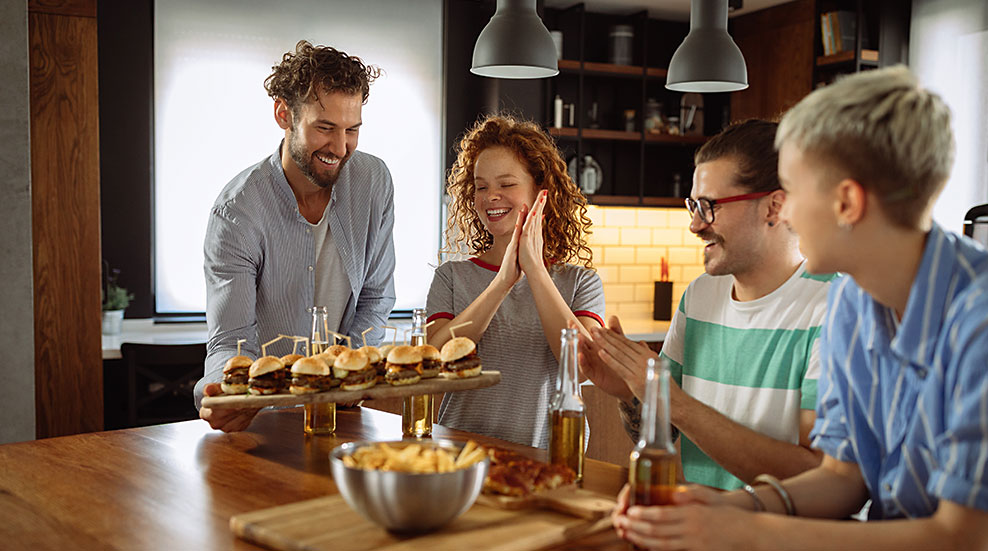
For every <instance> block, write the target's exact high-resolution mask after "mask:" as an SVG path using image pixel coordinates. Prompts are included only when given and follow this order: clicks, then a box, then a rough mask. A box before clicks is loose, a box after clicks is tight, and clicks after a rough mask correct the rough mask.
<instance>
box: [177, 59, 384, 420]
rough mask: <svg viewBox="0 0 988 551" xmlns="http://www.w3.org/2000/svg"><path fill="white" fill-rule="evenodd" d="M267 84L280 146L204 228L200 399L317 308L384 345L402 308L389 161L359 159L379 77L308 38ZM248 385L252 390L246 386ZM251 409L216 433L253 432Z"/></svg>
mask: <svg viewBox="0 0 988 551" xmlns="http://www.w3.org/2000/svg"><path fill="white" fill-rule="evenodd" d="M273 70H274V72H273V73H272V74H271V75H270V76H269V77H268V78H267V79H266V80H265V82H264V86H265V88H266V89H267V92H268V95H269V96H271V98H272V99H273V100H274V119H275V122H276V123H277V124H278V126H279V127H280V128H281V129H283V130H284V132H285V136H284V140H283V141H282V142H281V144H280V145H279V146H278V149H277V150H276V151H275V152H274V153H273V154H272V155H271V156H270V157H268V158H267V159H265V160H263V161H261V162H259V163H257V164H256V165H254V166H251V167H249V168H247V169H246V170H244V171H243V172H241V173H240V174H239V175H237V176H236V177H235V178H234V179H233V180H231V181H230V183H229V184H227V185H226V187H225V188H223V191H222V192H220V195H219V197H218V198H217V199H216V202H215V203H214V205H213V209H212V212H211V213H210V217H209V225H208V227H207V230H206V240H205V247H204V249H205V251H204V252H205V266H204V269H205V273H206V321H207V324H208V327H209V342H208V344H207V348H208V352H207V356H206V365H205V376H204V377H203V378H202V379H201V380H200V381H199V382H198V383H197V384H196V392H195V395H196V404H197V406H198V404H199V402H200V401H201V398H202V396H203V394H205V395H210V396H211V395H215V394H218V393H219V392H220V385H219V384H217V383H219V382H220V380H221V379H222V376H223V366H224V363H225V362H226V361H227V360H228V359H229V358H231V357H233V356H234V355H236V354H237V341H238V340H239V339H245V340H246V346H244V348H243V353H245V354H248V355H253V356H254V357H257V356H258V354H259V352H260V346H259V343H260V342H263V341H265V340H269V339H271V338H274V337H276V336H277V335H278V334H292V335H307V334H308V331H309V330H310V328H311V327H310V326H311V316H310V314H309V313H308V312H307V309H308V308H309V307H310V306H313V305H318V306H326V307H327V309H328V311H329V323H330V329H332V330H336V331H338V332H340V333H343V334H347V335H350V336H354V337H356V336H359V335H360V333H361V331H363V330H364V329H366V328H368V327H371V328H374V330H373V331H372V332H371V333H369V334H368V341H371V342H377V341H380V339H381V338H382V336H383V335H382V331H383V330H381V329H380V326H382V325H384V324H385V322H386V320H387V317H388V314H389V313H390V312H391V308H392V306H394V302H395V292H394V279H393V273H394V267H395V253H394V244H393V241H392V228H393V226H394V199H393V187H392V182H391V174H390V172H389V171H388V167H387V166H385V164H384V162H383V161H382V160H380V159H378V158H376V157H374V156H372V155H369V154H367V153H364V152H361V151H357V150H356V149H357V138H358V136H359V133H360V126H361V122H362V121H361V110H362V106H363V104H364V103H366V101H367V97H368V94H369V92H370V83H371V82H372V81H373V80H374V79H375V78H377V77H378V76H379V75H380V70H379V69H377V68H376V67H373V66H367V65H364V63H363V62H362V61H361V60H360V59H359V58H357V57H353V56H348V55H347V54H345V53H343V52H341V51H339V50H336V49H334V48H331V47H328V46H313V45H312V44H310V43H308V42H306V41H304V40H303V41H301V42H299V43H298V44H297V45H296V47H295V51H294V52H288V53H286V54H285V55H284V56H283V58H282V61H281V63H280V64H278V65H276V66H275V67H273ZM243 382H244V383H246V381H243ZM255 413H256V411H253V410H210V408H202V409H200V411H199V415H200V417H202V418H203V419H205V420H207V421H209V423H210V425H211V426H212V427H213V428H215V429H221V430H223V431H236V430H243V429H245V428H247V426H248V425H249V424H250V422H251V420H252V419H253V417H254V414H255Z"/></svg>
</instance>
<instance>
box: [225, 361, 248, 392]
mask: <svg viewBox="0 0 988 551" xmlns="http://www.w3.org/2000/svg"><path fill="white" fill-rule="evenodd" d="M250 364H251V361H250V358H248V357H247V356H234V357H232V358H230V359H229V360H227V361H226V366H224V367H223V382H222V383H220V388H222V389H223V393H224V394H246V393H247V379H248V378H249V377H250V375H249V374H248V370H249V369H250Z"/></svg>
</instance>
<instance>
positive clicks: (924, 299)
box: [811, 224, 988, 519]
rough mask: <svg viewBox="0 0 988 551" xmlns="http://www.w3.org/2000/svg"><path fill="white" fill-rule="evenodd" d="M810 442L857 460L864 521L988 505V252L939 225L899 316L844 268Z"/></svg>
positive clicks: (828, 328) (827, 325) (825, 340)
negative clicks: (865, 499) (945, 506)
mask: <svg viewBox="0 0 988 551" xmlns="http://www.w3.org/2000/svg"><path fill="white" fill-rule="evenodd" d="M820 348H821V355H822V357H823V365H822V374H821V377H820V381H819V385H818V392H819V393H818V396H819V399H818V402H817V421H816V424H815V426H814V427H813V433H812V435H811V437H812V438H813V445H814V446H815V447H818V448H820V449H821V450H823V451H824V452H825V453H826V454H827V455H830V456H831V457H834V458H836V459H838V460H841V461H847V462H856V463H857V464H858V466H859V467H860V468H861V474H862V475H863V477H864V480H865V483H866V484H867V486H868V491H869V493H870V494H871V499H872V505H871V509H870V511H869V517H870V518H872V519H882V518H897V517H927V516H930V515H932V514H933V513H934V512H935V511H936V509H937V506H938V504H939V500H941V499H946V500H949V501H951V502H954V503H957V504H960V505H963V506H965V507H970V508H975V509H980V510H988V470H986V465H988V252H986V251H985V249H984V248H982V247H981V246H980V245H978V244H976V243H975V242H974V241H971V240H970V239H967V238H965V237H961V236H958V235H956V234H951V233H946V232H944V231H943V230H942V229H941V228H940V227H939V226H937V225H936V224H934V225H933V228H932V230H931V231H930V233H929V234H928V235H927V239H926V246H925V249H924V252H923V259H922V262H921V264H920V267H919V271H918V272H917V274H916V278H915V279H914V280H913V283H912V287H911V289H910V292H909V301H908V303H907V305H906V311H905V313H904V314H903V316H902V320H901V321H898V320H897V319H896V316H895V314H894V312H893V311H892V310H891V309H890V308H888V307H886V306H883V305H881V304H879V303H878V302H876V301H875V300H874V299H873V298H872V297H871V296H870V295H868V294H867V293H866V292H865V291H864V290H862V289H861V287H859V286H858V285H857V283H856V282H855V281H854V280H853V279H852V278H850V277H846V278H843V280H841V281H838V282H835V283H834V284H833V286H832V288H831V291H830V296H829V300H828V309H827V318H826V320H825V322H824V326H823V330H822V332H821V336H820Z"/></svg>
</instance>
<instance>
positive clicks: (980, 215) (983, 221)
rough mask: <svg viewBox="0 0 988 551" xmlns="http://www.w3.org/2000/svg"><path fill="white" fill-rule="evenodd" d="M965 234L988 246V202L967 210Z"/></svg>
mask: <svg viewBox="0 0 988 551" xmlns="http://www.w3.org/2000/svg"><path fill="white" fill-rule="evenodd" d="M964 235H966V236H968V237H970V238H972V239H974V240H975V241H978V242H979V243H981V244H982V245H984V246H986V247H988V204H984V205H978V206H976V207H974V208H972V209H971V210H969V211H967V214H965V215H964Z"/></svg>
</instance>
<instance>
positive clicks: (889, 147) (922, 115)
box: [775, 65, 954, 228]
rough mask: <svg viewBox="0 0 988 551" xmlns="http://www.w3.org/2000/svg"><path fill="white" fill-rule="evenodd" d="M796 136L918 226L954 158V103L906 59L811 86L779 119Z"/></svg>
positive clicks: (836, 172)
mask: <svg viewBox="0 0 988 551" xmlns="http://www.w3.org/2000/svg"><path fill="white" fill-rule="evenodd" d="M787 142H788V143H791V144H792V145H794V146H796V147H797V148H798V149H800V150H801V151H803V152H804V153H810V154H812V155H813V156H815V157H816V158H818V159H819V160H820V161H821V162H822V163H824V164H825V165H826V166H829V167H832V169H833V170H830V171H828V173H829V174H828V179H829V180H830V181H831V182H836V181H839V180H840V179H843V178H851V179H853V180H855V181H857V182H858V183H859V184H861V186H862V187H864V188H865V189H866V190H868V191H870V192H873V193H874V194H875V195H876V196H878V198H879V201H880V202H881V204H882V210H883V212H884V213H885V215H886V216H887V217H888V218H889V219H890V220H892V222H893V223H895V224H897V225H899V226H903V227H909V228H912V227H917V225H918V224H919V222H920V219H921V218H922V216H923V214H924V213H925V212H927V210H928V207H929V205H930V204H931V203H932V202H933V200H934V199H935V198H936V196H937V195H938V194H939V193H940V191H941V189H942V188H943V185H944V183H946V181H947V178H948V177H949V176H950V170H951V167H952V166H953V164H954V135H953V132H952V131H951V129H950V109H948V108H947V106H946V104H944V102H943V100H942V99H941V98H940V97H939V96H938V95H936V94H934V93H933V92H930V91H929V90H926V89H923V88H921V87H920V86H919V82H918V81H917V80H916V77H915V76H914V75H913V74H912V73H911V72H910V71H909V69H907V68H906V67H905V66H903V65H898V66H895V67H890V68H887V69H878V70H874V71H866V72H863V73H858V74H855V75H852V76H849V77H846V78H843V79H841V80H839V81H837V82H836V83H834V84H831V85H830V86H827V87H825V88H821V89H819V90H816V91H814V92H813V93H811V94H810V95H808V96H806V97H805V98H803V100H802V101H800V102H799V103H798V104H796V106H795V107H793V108H792V109H791V110H790V111H789V112H788V113H786V114H785V116H784V117H783V118H782V122H781V123H780V124H779V131H778V133H776V136H775V147H776V149H779V148H781V147H782V144H783V143H787Z"/></svg>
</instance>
